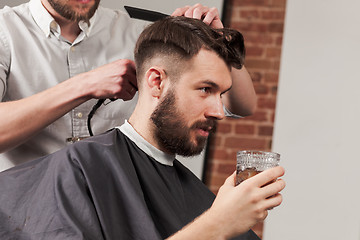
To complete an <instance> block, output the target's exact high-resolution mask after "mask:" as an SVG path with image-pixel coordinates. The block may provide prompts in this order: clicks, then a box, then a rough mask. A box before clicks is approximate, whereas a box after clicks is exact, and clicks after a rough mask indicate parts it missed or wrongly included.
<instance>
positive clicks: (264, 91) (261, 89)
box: [254, 84, 269, 95]
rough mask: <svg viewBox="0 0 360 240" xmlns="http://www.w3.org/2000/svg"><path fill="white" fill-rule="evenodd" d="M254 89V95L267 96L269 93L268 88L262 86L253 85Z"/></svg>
mask: <svg viewBox="0 0 360 240" xmlns="http://www.w3.org/2000/svg"><path fill="white" fill-rule="evenodd" d="M254 88H255V92H256V94H258V95H259V94H262V95H263V94H267V93H269V88H268V86H266V85H264V84H254Z"/></svg>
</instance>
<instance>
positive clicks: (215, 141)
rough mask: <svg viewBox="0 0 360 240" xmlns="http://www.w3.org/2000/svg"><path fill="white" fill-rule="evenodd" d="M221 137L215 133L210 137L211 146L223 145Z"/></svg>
mask: <svg viewBox="0 0 360 240" xmlns="http://www.w3.org/2000/svg"><path fill="white" fill-rule="evenodd" d="M223 143H224V141H223V137H222V136H221V134H215V135H214V136H213V137H212V138H211V145H212V146H223Z"/></svg>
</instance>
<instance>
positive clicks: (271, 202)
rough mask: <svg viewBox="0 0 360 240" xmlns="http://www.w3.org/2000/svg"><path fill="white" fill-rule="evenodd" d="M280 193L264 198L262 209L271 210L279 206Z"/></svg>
mask: <svg viewBox="0 0 360 240" xmlns="http://www.w3.org/2000/svg"><path fill="white" fill-rule="evenodd" d="M282 200H283V198H282V195H281V194H280V193H277V194H275V195H274V196H272V197H270V198H268V199H266V200H265V201H264V206H263V208H264V209H267V210H271V209H273V208H275V207H277V206H279V205H280V204H281V203H282Z"/></svg>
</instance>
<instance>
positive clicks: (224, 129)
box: [216, 121, 231, 134]
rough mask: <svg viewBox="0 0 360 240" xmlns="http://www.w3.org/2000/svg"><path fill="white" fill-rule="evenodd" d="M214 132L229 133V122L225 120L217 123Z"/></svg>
mask: <svg viewBox="0 0 360 240" xmlns="http://www.w3.org/2000/svg"><path fill="white" fill-rule="evenodd" d="M216 132H217V133H224V134H226V133H230V132H231V124H229V123H226V122H225V121H221V122H219V123H218V125H217V127H216Z"/></svg>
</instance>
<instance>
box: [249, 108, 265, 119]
mask: <svg viewBox="0 0 360 240" xmlns="http://www.w3.org/2000/svg"><path fill="white" fill-rule="evenodd" d="M245 119H246V120H254V121H266V120H268V114H267V112H265V111H261V110H257V111H256V112H255V113H254V114H253V115H251V116H247V117H246V118H245Z"/></svg>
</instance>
